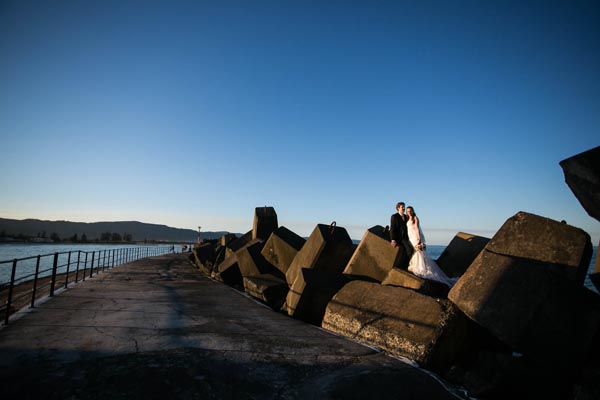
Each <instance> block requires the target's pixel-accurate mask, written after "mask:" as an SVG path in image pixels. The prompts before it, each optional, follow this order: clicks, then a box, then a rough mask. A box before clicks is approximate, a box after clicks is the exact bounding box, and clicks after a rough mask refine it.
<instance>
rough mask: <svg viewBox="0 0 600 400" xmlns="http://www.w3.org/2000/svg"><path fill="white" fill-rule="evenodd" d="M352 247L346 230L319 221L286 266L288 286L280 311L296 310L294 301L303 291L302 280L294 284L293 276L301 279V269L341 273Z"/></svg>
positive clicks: (296, 304)
mask: <svg viewBox="0 0 600 400" xmlns="http://www.w3.org/2000/svg"><path fill="white" fill-rule="evenodd" d="M353 250H354V246H353V245H352V240H351V239H350V236H349V235H348V232H347V231H346V229H344V228H341V227H336V226H335V224H332V225H329V226H328V225H323V224H319V225H317V226H316V227H315V229H314V230H313V232H312V233H311V235H310V237H309V238H308V240H307V241H306V243H304V246H302V249H300V251H299V252H298V254H296V257H294V260H293V261H292V263H291V264H290V267H289V268H288V270H287V272H286V274H285V279H286V281H287V284H288V286H289V288H290V292H289V293H288V296H287V298H286V302H285V305H284V310H285V311H287V313H288V314H289V315H291V316H293V315H295V314H296V313H297V311H296V308H297V306H298V301H299V300H300V297H301V295H302V291H303V290H304V284H303V282H301V281H299V283H298V284H297V285H294V283H295V282H296V279H298V278H299V279H303V278H302V269H314V270H315V271H328V272H333V273H337V274H340V275H341V274H342V271H343V270H344V268H345V267H346V264H347V263H348V260H350V257H351V256H352V252H353Z"/></svg>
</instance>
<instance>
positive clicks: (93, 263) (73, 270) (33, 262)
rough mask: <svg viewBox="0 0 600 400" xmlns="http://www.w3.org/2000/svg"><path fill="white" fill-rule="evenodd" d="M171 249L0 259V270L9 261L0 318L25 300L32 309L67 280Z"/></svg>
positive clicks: (0, 290)
mask: <svg viewBox="0 0 600 400" xmlns="http://www.w3.org/2000/svg"><path fill="white" fill-rule="evenodd" d="M173 252H174V247H173V246H149V247H128V248H119V249H106V250H95V251H82V250H75V251H68V252H60V253H58V252H57V253H49V254H44V255H37V256H31V257H24V258H15V259H12V260H6V261H0V270H1V269H2V268H4V267H5V266H6V265H7V264H12V269H11V270H10V279H9V280H8V281H7V282H0V301H1V302H2V305H1V306H0V319H2V318H3V319H4V325H8V320H9V317H10V315H11V314H13V313H15V312H16V311H18V310H19V309H21V308H23V307H25V306H26V305H27V304H28V303H30V307H31V308H33V307H34V306H35V301H36V300H38V299H39V298H41V297H44V296H46V295H48V296H49V297H52V296H54V293H55V291H56V290H57V289H60V288H62V287H64V288H67V286H68V285H69V282H71V283H73V282H75V283H76V282H79V281H85V280H86V279H89V278H91V277H92V276H95V275H97V274H99V273H100V272H101V271H104V270H105V269H110V268H114V267H116V266H118V265H122V264H127V263H129V262H132V261H136V260H139V259H142V258H147V257H154V256H159V255H163V254H167V253H173ZM20 267H22V268H21V271H20V270H19V268H20ZM30 298H31V300H29V299H30Z"/></svg>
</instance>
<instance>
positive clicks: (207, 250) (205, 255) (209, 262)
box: [192, 243, 215, 275]
mask: <svg viewBox="0 0 600 400" xmlns="http://www.w3.org/2000/svg"><path fill="white" fill-rule="evenodd" d="M192 254H193V255H194V261H195V264H196V266H197V267H198V268H199V269H200V270H201V271H202V272H204V273H205V274H207V275H210V274H211V273H212V271H213V262H214V259H215V248H214V246H213V245H212V244H211V243H202V244H200V245H198V246H196V248H194V250H192Z"/></svg>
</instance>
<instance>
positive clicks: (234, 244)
mask: <svg viewBox="0 0 600 400" xmlns="http://www.w3.org/2000/svg"><path fill="white" fill-rule="evenodd" d="M251 240H252V231H248V232H246V233H244V234H243V235H242V236H240V237H239V238H237V239H235V240H232V241H231V242H230V243H229V244H228V245H227V247H226V249H227V250H226V251H225V258H227V257H229V256H231V255H233V254H235V252H236V251H238V250H239V249H241V248H242V247H244V246H245V245H247V244H248V242H249V241H251Z"/></svg>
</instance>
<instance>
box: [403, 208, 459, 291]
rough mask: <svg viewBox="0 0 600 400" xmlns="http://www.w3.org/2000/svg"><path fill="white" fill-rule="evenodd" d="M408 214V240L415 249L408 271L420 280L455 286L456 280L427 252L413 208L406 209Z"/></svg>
mask: <svg viewBox="0 0 600 400" xmlns="http://www.w3.org/2000/svg"><path fill="white" fill-rule="evenodd" d="M406 214H407V215H408V221H407V222H406V228H407V230H408V240H409V241H410V243H411V244H412V245H413V247H414V248H415V252H414V253H413V256H412V257H411V259H410V262H409V264H408V270H409V271H410V272H412V273H413V274H415V275H416V276H418V277H419V278H423V279H430V280H434V281H438V282H442V283H445V284H446V285H448V286H452V285H454V283H455V282H456V279H452V278H449V277H448V276H447V275H446V274H445V273H444V271H442V270H441V268H440V267H439V266H438V265H437V263H436V262H435V261H434V260H433V259H432V258H431V257H429V256H428V255H427V253H426V252H425V248H426V244H425V236H424V235H423V231H422V230H421V225H420V224H419V218H417V214H415V209H414V208H413V207H412V206H408V207H406Z"/></svg>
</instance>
